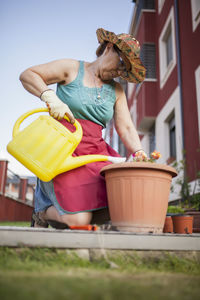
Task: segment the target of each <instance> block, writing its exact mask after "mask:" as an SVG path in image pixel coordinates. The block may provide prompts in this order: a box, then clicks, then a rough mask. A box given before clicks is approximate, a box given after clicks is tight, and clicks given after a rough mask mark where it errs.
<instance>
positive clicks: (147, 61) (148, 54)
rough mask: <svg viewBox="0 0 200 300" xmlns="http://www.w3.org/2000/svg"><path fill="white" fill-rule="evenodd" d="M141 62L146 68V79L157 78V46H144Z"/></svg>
mask: <svg viewBox="0 0 200 300" xmlns="http://www.w3.org/2000/svg"><path fill="white" fill-rule="evenodd" d="M140 58H141V61H142V62H143V64H144V66H145V68H146V78H154V79H155V78H156V49H155V44H143V45H142V48H141V55H140Z"/></svg>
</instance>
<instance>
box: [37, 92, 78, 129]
mask: <svg viewBox="0 0 200 300" xmlns="http://www.w3.org/2000/svg"><path fill="white" fill-rule="evenodd" d="M40 99H41V100H42V101H44V102H45V103H46V105H47V107H48V109H49V113H50V115H51V116H52V117H54V118H56V119H58V120H59V119H62V118H64V116H65V115H66V116H67V117H68V118H69V120H70V123H72V124H73V123H74V122H75V119H74V116H73V113H72V112H71V110H70V109H69V107H68V105H67V104H65V103H63V102H62V101H61V100H60V99H59V98H58V96H57V95H56V93H55V92H54V91H53V90H50V89H49V90H46V91H44V92H43V93H42V94H41V95H40Z"/></svg>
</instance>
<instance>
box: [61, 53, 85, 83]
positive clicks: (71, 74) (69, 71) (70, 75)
mask: <svg viewBox="0 0 200 300" xmlns="http://www.w3.org/2000/svg"><path fill="white" fill-rule="evenodd" d="M59 64H60V65H62V70H63V73H64V78H65V80H64V81H63V82H62V84H64V85H65V84H68V83H70V82H71V81H73V80H74V79H75V78H76V76H77V74H78V70H79V65H80V61H79V60H76V59H71V58H63V59H60V60H59Z"/></svg>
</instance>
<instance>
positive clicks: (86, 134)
mask: <svg viewBox="0 0 200 300" xmlns="http://www.w3.org/2000/svg"><path fill="white" fill-rule="evenodd" d="M78 121H79V123H80V124H81V125H82V129H83V138H82V140H81V142H80V144H79V145H78V146H77V148H76V150H75V151H74V153H73V156H80V155H88V154H103V155H109V156H118V157H119V156H120V155H119V154H118V153H117V152H116V151H115V150H114V149H112V148H111V147H110V146H109V145H108V144H107V143H106V142H105V141H104V139H103V138H102V126H101V125H99V124H96V123H94V122H92V121H88V120H81V119H78ZM61 123H62V124H63V125H64V126H65V127H67V128H68V129H70V130H71V131H74V126H72V125H71V124H70V123H68V122H67V121H66V120H62V121H61ZM108 164H110V162H107V161H103V162H94V163H89V164H87V165H84V166H82V167H79V168H77V169H74V170H71V171H68V172H65V173H62V174H60V175H58V176H56V177H55V178H54V179H53V183H54V191H55V195H56V199H57V201H58V203H59V204H60V206H61V207H62V208H63V209H64V210H65V211H66V212H69V213H76V212H82V211H92V210H96V209H101V208H104V207H107V206H108V204H107V195H106V185H105V179H104V177H103V176H101V175H100V170H101V169H102V168H103V167H104V166H106V165H108Z"/></svg>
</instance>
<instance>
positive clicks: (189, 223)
mask: <svg viewBox="0 0 200 300" xmlns="http://www.w3.org/2000/svg"><path fill="white" fill-rule="evenodd" d="M172 221H173V227H174V233H183V234H192V232H193V230H192V229H193V216H187V215H177V216H173V217H172Z"/></svg>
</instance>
